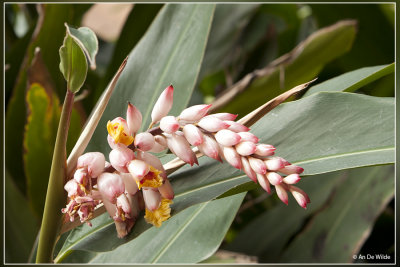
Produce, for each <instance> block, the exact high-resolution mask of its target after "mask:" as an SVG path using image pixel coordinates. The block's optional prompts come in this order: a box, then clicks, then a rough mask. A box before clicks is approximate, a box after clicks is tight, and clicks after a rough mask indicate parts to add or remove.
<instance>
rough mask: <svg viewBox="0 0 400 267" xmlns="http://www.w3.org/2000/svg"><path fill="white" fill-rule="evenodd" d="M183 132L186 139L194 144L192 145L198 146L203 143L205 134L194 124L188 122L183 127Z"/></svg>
mask: <svg viewBox="0 0 400 267" xmlns="http://www.w3.org/2000/svg"><path fill="white" fill-rule="evenodd" d="M183 134H184V135H185V138H186V140H187V141H188V142H189V143H190V144H191V145H192V146H198V145H201V144H202V143H203V140H204V138H203V134H202V133H201V131H200V130H199V128H197V127H196V126H194V125H193V124H186V125H185V126H184V127H183Z"/></svg>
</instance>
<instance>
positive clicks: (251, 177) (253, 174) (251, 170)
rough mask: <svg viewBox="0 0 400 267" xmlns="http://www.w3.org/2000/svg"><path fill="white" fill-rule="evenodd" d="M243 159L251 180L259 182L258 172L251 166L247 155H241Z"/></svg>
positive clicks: (245, 170)
mask: <svg viewBox="0 0 400 267" xmlns="http://www.w3.org/2000/svg"><path fill="white" fill-rule="evenodd" d="M241 160H242V166H243V171H244V172H245V173H246V175H247V176H248V177H249V178H250V179H251V180H253V182H255V183H257V174H256V173H255V172H254V171H253V169H252V168H251V166H250V163H249V161H248V160H247V159H246V158H245V157H241Z"/></svg>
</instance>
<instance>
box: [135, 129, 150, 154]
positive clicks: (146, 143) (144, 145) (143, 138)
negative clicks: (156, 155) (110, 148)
mask: <svg viewBox="0 0 400 267" xmlns="http://www.w3.org/2000/svg"><path fill="white" fill-rule="evenodd" d="M154 142H155V141H154V136H153V135H152V134H151V133H149V132H143V133H139V134H137V135H136V136H135V141H134V144H135V146H136V147H137V148H138V149H140V150H142V151H148V150H150V149H152V148H153V146H154Z"/></svg>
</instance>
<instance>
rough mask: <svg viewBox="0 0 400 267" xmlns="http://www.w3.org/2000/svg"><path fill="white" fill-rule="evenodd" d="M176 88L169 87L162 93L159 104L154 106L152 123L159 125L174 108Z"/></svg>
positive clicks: (158, 100)
mask: <svg viewBox="0 0 400 267" xmlns="http://www.w3.org/2000/svg"><path fill="white" fill-rule="evenodd" d="M173 95H174V88H173V87H172V85H170V86H168V87H167V88H165V89H164V91H163V92H162V93H161V95H160V97H159V98H158V99H157V102H156V103H155V104H154V107H153V111H152V112H151V119H152V123H157V122H159V121H160V120H161V118H162V117H165V116H166V115H167V114H168V112H169V111H170V110H171V108H172V103H173Z"/></svg>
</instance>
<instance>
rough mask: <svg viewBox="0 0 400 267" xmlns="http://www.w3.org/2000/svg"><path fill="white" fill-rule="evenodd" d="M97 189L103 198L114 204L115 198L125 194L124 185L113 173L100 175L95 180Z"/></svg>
mask: <svg viewBox="0 0 400 267" xmlns="http://www.w3.org/2000/svg"><path fill="white" fill-rule="evenodd" d="M97 187H98V189H99V191H100V193H101V195H102V197H103V198H106V199H108V201H110V202H111V203H116V199H117V197H119V196H120V195H121V194H123V193H124V192H125V185H124V182H123V181H122V178H121V176H119V175H118V174H115V173H108V172H105V173H102V174H101V175H100V176H99V177H98V178H97Z"/></svg>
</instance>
